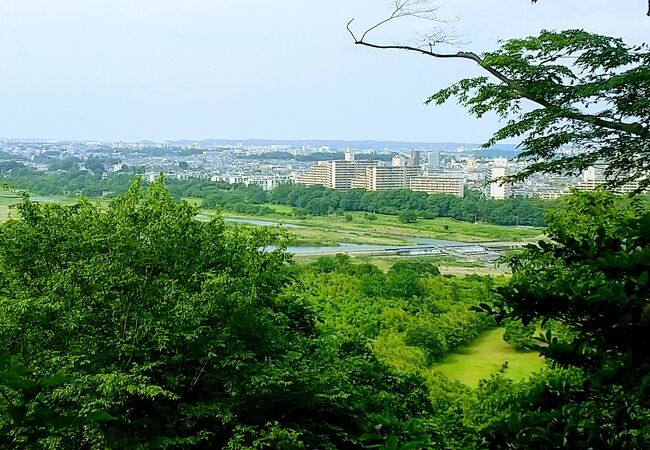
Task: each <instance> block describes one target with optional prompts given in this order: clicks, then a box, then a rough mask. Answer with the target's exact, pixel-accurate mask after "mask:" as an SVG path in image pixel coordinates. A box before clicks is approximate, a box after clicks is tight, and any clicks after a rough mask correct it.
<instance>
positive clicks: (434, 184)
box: [409, 176, 465, 197]
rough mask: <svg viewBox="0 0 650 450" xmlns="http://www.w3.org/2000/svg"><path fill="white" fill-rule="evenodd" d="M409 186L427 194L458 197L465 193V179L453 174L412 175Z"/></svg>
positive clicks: (413, 189)
mask: <svg viewBox="0 0 650 450" xmlns="http://www.w3.org/2000/svg"><path fill="white" fill-rule="evenodd" d="M409 187H410V189H411V190H412V191H415V192H426V193H427V194H450V195H455V196H457V197H463V196H464V195H465V180H464V179H463V178H462V177H453V176H433V177H432V176H415V177H412V178H411V180H410V183H409Z"/></svg>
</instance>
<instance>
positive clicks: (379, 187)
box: [352, 166, 419, 191]
mask: <svg viewBox="0 0 650 450" xmlns="http://www.w3.org/2000/svg"><path fill="white" fill-rule="evenodd" d="M418 174H419V169H418V168H417V167H406V166H404V167H385V166H383V167H379V166H375V167H367V168H366V170H365V173H364V174H363V175H360V176H358V177H357V178H355V179H354V180H352V188H354V189H365V190H367V191H383V190H386V189H409V188H410V181H411V178H412V177H414V176H417V175H418Z"/></svg>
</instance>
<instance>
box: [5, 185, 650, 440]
mask: <svg viewBox="0 0 650 450" xmlns="http://www.w3.org/2000/svg"><path fill="white" fill-rule="evenodd" d="M17 210H18V213H19V215H20V218H19V219H13V220H9V221H8V222H6V223H5V224H3V225H2V226H1V227H0V277H1V279H2V289H1V291H0V318H1V319H0V320H1V321H2V327H0V344H1V345H2V348H3V349H4V353H3V355H2V356H1V357H0V394H1V397H0V398H1V399H0V444H1V445H2V446H3V448H17V449H19V448H25V449H28V448H52V449H54V448H115V449H118V448H119V449H130V448H134V449H135V448H233V449H234V448H287V449H289V448H291V449H293V448H324V449H325V448H331V449H335V448H468V447H470V448H477V447H499V448H531V447H534V448H557V447H558V446H561V443H562V442H565V439H571V440H572V442H575V443H577V444H578V445H576V447H580V448H603V447H610V448H611V447H618V448H640V447H642V443H643V442H644V440H645V439H646V438H647V436H648V431H649V430H648V427H649V425H650V423H649V421H648V398H650V397H649V396H648V395H647V386H648V378H647V377H648V375H647V373H648V367H647V365H648V361H649V358H648V356H649V355H648V346H647V344H646V341H645V336H647V332H648V322H647V321H646V320H645V319H641V317H642V316H643V317H645V316H644V314H645V313H644V312H643V311H645V310H646V309H647V307H648V290H647V284H648V276H647V274H648V271H649V270H650V268H649V267H648V257H647V252H648V250H647V249H648V248H649V247H648V243H647V239H648V236H650V232H649V231H650V230H647V228H648V226H649V224H650V220H649V219H650V211H649V209H648V206H647V203H645V202H643V201H637V200H628V199H625V198H619V197H616V196H614V195H612V194H605V193H594V194H580V195H576V196H575V197H572V198H571V199H569V200H567V201H566V202H565V204H564V206H563V207H562V208H560V209H559V210H558V211H557V212H555V213H554V214H553V215H552V216H551V217H550V223H549V228H548V230H549V231H548V232H549V234H550V236H551V237H552V238H553V240H554V243H553V244H543V245H542V244H540V246H531V247H530V248H528V249H526V250H524V251H523V252H522V253H518V254H516V255H513V256H512V262H511V265H512V268H513V276H512V278H511V279H507V278H500V279H493V278H490V277H477V276H468V277H464V278H455V277H446V276H441V275H440V274H439V271H438V269H437V268H436V267H435V266H434V265H432V264H431V263H429V262H427V261H426V260H419V259H415V260H403V261H400V262H397V263H396V264H394V265H393V266H392V267H391V268H390V270H388V271H387V272H383V271H381V270H379V269H378V268H377V267H375V266H373V265H371V264H355V263H353V262H351V261H350V259H349V258H347V257H344V256H337V257H325V258H320V259H318V260H316V261H315V262H313V263H311V264H308V265H303V266H300V265H296V264H295V263H292V261H291V258H290V255H288V254H287V253H285V252H284V251H283V245H285V244H286V232H285V231H283V230H282V229H280V228H273V229H268V228H250V227H226V226H225V223H224V221H223V220H222V218H221V217H220V216H219V215H217V216H215V217H214V218H213V219H212V220H210V221H208V222H203V221H198V220H196V219H195V215H196V212H197V211H196V209H195V207H193V206H191V205H190V204H188V203H186V202H177V201H175V200H174V199H173V196H172V194H171V193H170V191H169V190H167V188H166V187H165V186H164V184H163V181H162V180H160V181H158V182H156V183H153V184H150V185H148V186H141V185H140V183H139V182H136V183H134V184H133V185H132V186H131V187H130V189H129V190H128V192H127V193H126V194H125V195H123V196H120V197H118V198H116V199H115V200H113V201H112V202H111V204H110V206H108V208H101V207H99V206H96V205H93V204H91V203H89V202H88V201H85V200H83V199H81V200H80V201H79V202H78V203H77V204H75V205H67V206H66V205H60V204H47V203H42V202H37V203H35V202H31V201H30V200H29V199H28V198H25V199H24V201H23V202H22V203H20V204H19V205H18V206H17ZM593 211H597V212H598V214H595V215H594V214H591V212H593ZM272 244H273V245H277V246H278V247H277V249H276V250H273V251H265V250H264V248H268V247H269V246H270V245H272ZM541 298H544V299H548V298H552V299H553V301H552V302H540V301H539V299H541ZM644 308H645V309H644ZM504 320H506V321H508V322H510V324H509V328H508V329H509V334H510V336H509V337H508V339H510V340H511V341H512V342H513V343H514V342H516V343H517V345H519V346H521V347H525V348H534V349H536V350H537V351H539V352H540V353H541V354H542V355H543V356H544V357H545V358H546V360H547V361H548V362H549V363H552V364H549V365H548V367H547V368H546V369H544V370H542V371H541V372H539V373H538V374H537V375H535V376H533V377H532V378H531V379H530V380H528V381H523V382H517V383H515V382H513V381H510V380H508V378H507V377H504V376H503V374H498V375H495V376H493V377H492V378H490V379H488V380H485V381H483V382H481V384H480V385H479V387H478V388H477V389H470V388H468V387H466V386H464V385H462V384H460V383H458V382H455V381H453V380H450V379H447V378H445V377H444V376H443V375H442V374H440V373H438V372H436V371H435V370H431V368H432V367H433V368H435V366H433V364H435V363H436V362H437V361H438V360H439V359H440V358H442V357H443V356H445V355H446V354H448V353H449V352H450V351H454V350H456V349H458V348H462V347H463V346H465V345H467V344H468V343H470V342H471V341H472V340H473V339H474V338H475V337H476V336H478V335H479V334H480V333H482V332H483V331H485V330H488V329H491V328H494V327H496V326H498V325H499V324H502V322H503V321H504ZM535 321H541V322H537V325H536V326H535V327H536V330H534V331H539V330H540V329H541V330H542V332H543V335H544V339H545V341H544V342H540V341H537V340H535V339H532V332H531V333H528V330H527V328H526V327H527V326H528V324H530V323H535ZM515 322H519V325H513V324H514V323H515ZM504 370H505V371H506V372H507V368H504Z"/></svg>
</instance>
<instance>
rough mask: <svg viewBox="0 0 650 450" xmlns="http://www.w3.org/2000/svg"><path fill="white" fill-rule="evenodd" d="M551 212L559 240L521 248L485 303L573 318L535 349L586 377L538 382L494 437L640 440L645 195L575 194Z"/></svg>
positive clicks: (535, 441)
mask: <svg viewBox="0 0 650 450" xmlns="http://www.w3.org/2000/svg"><path fill="white" fill-rule="evenodd" d="M549 220H550V224H549V228H548V231H547V233H548V234H549V237H550V238H551V239H552V241H553V242H552V243H544V242H540V244H539V246H530V247H529V248H527V249H526V250H525V251H524V252H523V253H520V254H517V255H514V256H513V257H512V258H511V261H510V264H511V267H512V269H513V277H512V280H511V281H510V282H509V283H508V284H507V285H506V286H504V287H502V288H500V289H498V292H499V294H500V296H501V301H500V303H499V305H498V306H497V307H496V308H492V307H489V306H487V305H485V306H484V307H483V309H485V310H486V311H488V312H489V313H490V314H492V315H494V316H496V317H497V318H507V319H509V320H513V321H521V322H522V323H523V324H524V325H527V324H529V323H532V322H533V321H535V320H541V321H542V322H541V323H542V326H544V324H545V323H546V322H547V321H549V320H552V321H556V322H557V323H558V324H560V325H562V326H563V327H566V329H567V330H568V332H564V333H563V334H562V335H560V336H555V335H554V333H553V331H551V330H548V331H546V332H545V333H544V334H543V335H542V336H539V337H538V339H539V340H540V341H541V342H540V343H539V344H538V345H537V346H535V348H536V350H538V351H539V352H540V353H541V354H542V355H543V356H545V357H546V358H547V359H549V360H550V361H553V362H554V364H556V365H558V366H560V367H565V368H573V369H577V370H579V374H580V376H579V381H578V382H576V381H575V378H574V380H573V381H572V382H569V381H566V380H565V381H561V382H558V383H557V384H548V385H546V386H543V387H542V386H538V387H537V388H535V389H533V390H532V391H530V397H529V398H528V400H525V401H527V402H528V404H527V406H526V409H525V410H524V411H521V412H520V413H518V414H517V415H511V416H509V417H507V418H505V419H504V420H503V421H501V422H499V423H498V424H497V425H495V426H494V427H492V428H490V429H489V430H488V435H489V439H490V440H491V441H492V442H493V443H495V444H498V446H502V447H503V446H506V447H514V448H521V447H535V448H557V447H558V446H563V445H570V446H571V447H573V448H642V447H644V446H645V445H646V444H647V442H648V439H649V438H650V400H649V399H650V347H649V346H648V345H647V336H649V335H650V320H649V317H650V315H649V311H650V289H649V281H648V280H649V277H648V274H649V273H650V208H649V206H648V203H647V200H646V199H643V198H639V197H637V198H634V199H627V198H622V197H617V196H616V195H614V194H610V193H605V192H594V193H580V194H574V195H573V196H572V197H569V198H568V199H566V200H565V203H564V208H562V209H561V210H560V211H557V212H556V213H555V214H553V215H552V217H551V218H550V219H549ZM540 389H541V390H540ZM550 399H552V401H550V402H549V400H550ZM542 430H543V431H542ZM567 443H568V444H567Z"/></svg>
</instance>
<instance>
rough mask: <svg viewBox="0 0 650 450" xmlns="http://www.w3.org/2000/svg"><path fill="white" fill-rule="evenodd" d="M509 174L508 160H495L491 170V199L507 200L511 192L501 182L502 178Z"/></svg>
mask: <svg viewBox="0 0 650 450" xmlns="http://www.w3.org/2000/svg"><path fill="white" fill-rule="evenodd" d="M507 174H508V159H507V158H495V159H494V162H493V163H492V169H491V170H490V179H491V183H490V197H491V198H493V199H495V200H503V199H505V198H506V197H507V196H508V194H509V192H508V187H507V186H506V185H505V184H504V183H503V182H502V181H500V180H499V178H501V177H505V176H506V175H507Z"/></svg>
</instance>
